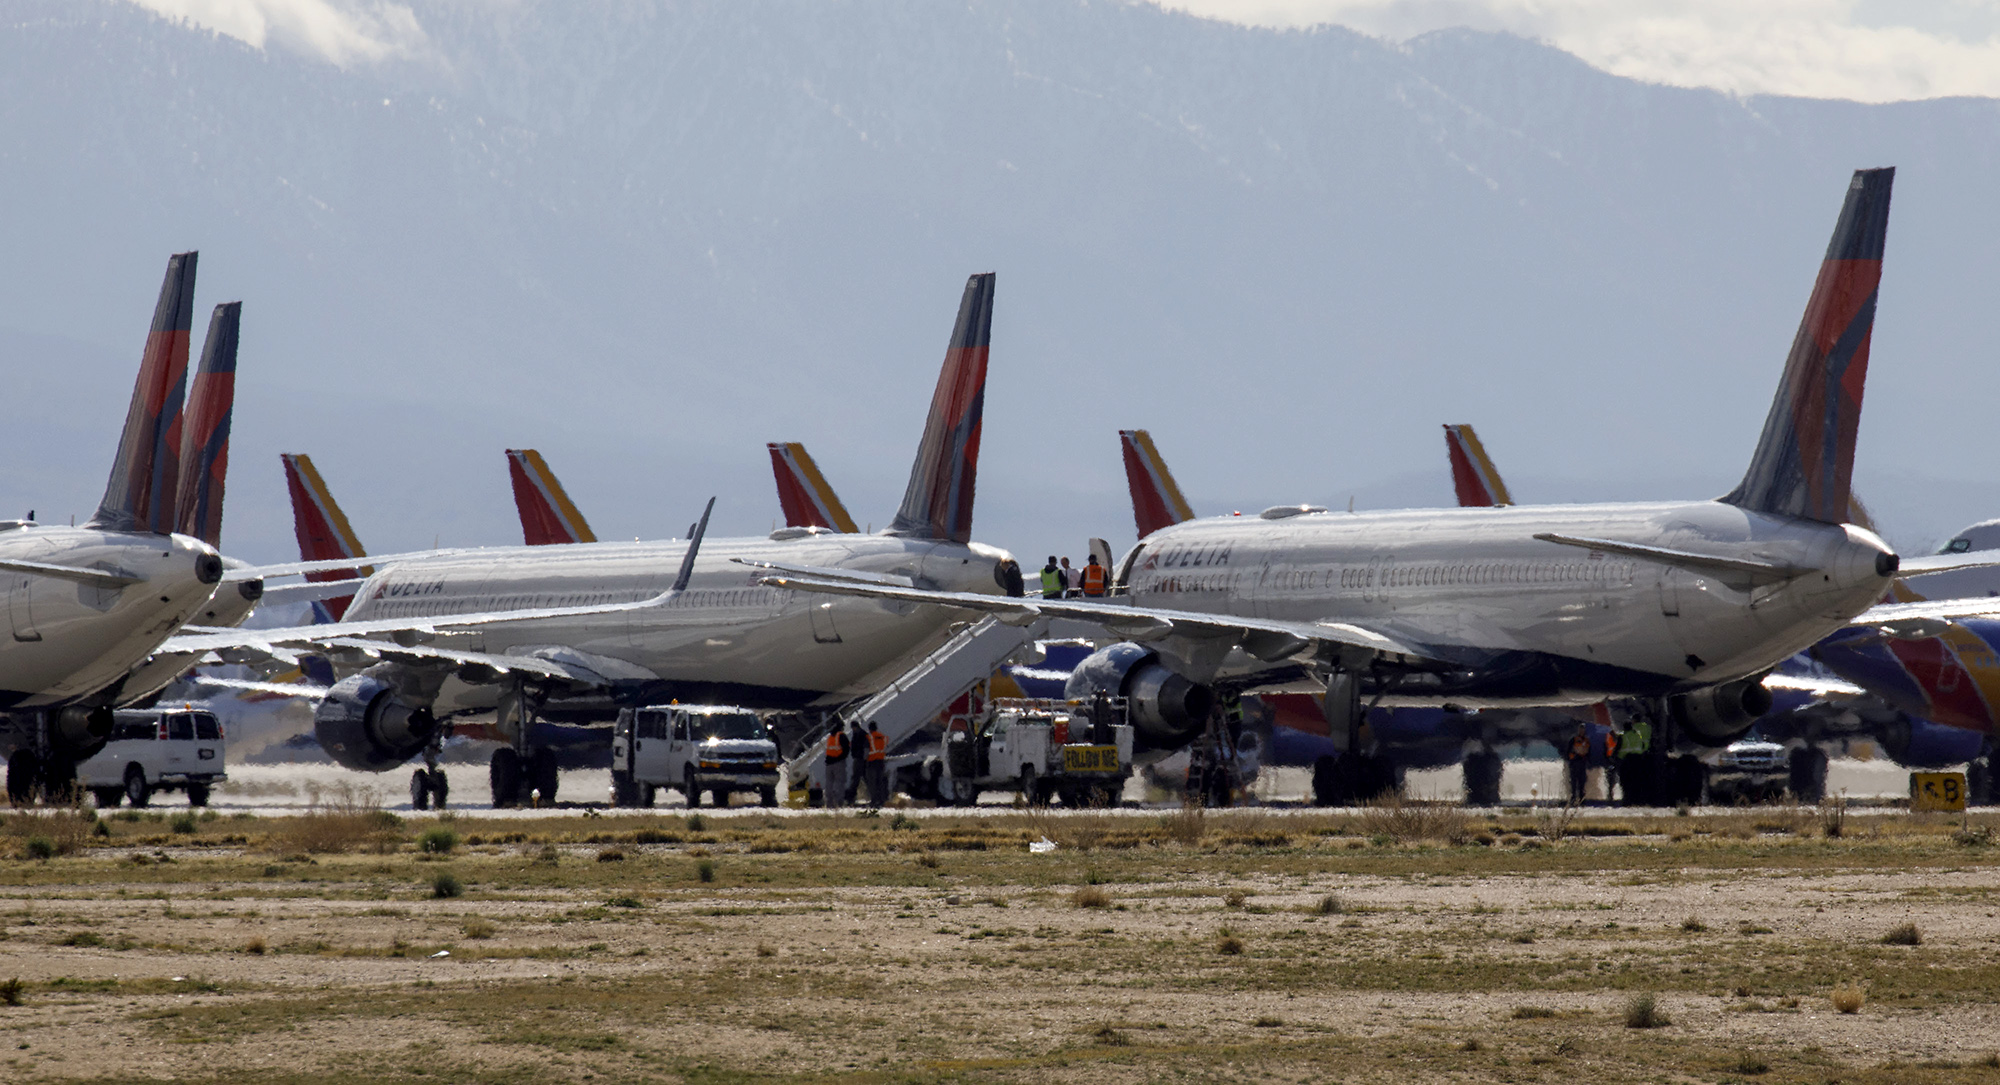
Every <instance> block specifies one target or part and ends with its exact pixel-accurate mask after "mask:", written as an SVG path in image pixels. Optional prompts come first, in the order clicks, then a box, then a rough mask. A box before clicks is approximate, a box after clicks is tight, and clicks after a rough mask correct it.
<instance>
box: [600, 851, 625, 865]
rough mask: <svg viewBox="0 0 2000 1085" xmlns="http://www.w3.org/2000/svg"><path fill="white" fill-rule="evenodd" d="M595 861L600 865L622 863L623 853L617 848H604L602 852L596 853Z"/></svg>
mask: <svg viewBox="0 0 2000 1085" xmlns="http://www.w3.org/2000/svg"><path fill="white" fill-rule="evenodd" d="M597 861H598V862H600V863H622V862H624V861H625V853H624V852H622V851H619V850H618V849H617V848H605V849H604V850H603V851H600V852H598V853H597Z"/></svg>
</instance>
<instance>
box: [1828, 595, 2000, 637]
mask: <svg viewBox="0 0 2000 1085" xmlns="http://www.w3.org/2000/svg"><path fill="white" fill-rule="evenodd" d="M1961 618H2000V596H1992V595H1975V596H1969V597H1967V598H1964V599H1925V600H1920V601H1918V602H1914V603H1880V604H1877V605H1876V606H1872V607H1869V608H1868V609H1867V610H1864V611H1862V612H1861V614H1860V616H1859V617H1856V618H1855V619H1854V621H1852V622H1851V623H1849V625H1850V626H1865V627H1869V628H1872V629H1876V630H1879V631H1881V632H1882V633H1883V634H1884V635H1886V636H1891V637H1897V638H1900V639H1906V640H1921V639H1923V638H1925V637H1935V636H1937V635H1938V634H1940V633H1943V632H1944V631H1945V630H1946V629H1947V628H1949V627H1950V625H1951V623H1952V622H1955V621H1957V620H1959V619H1961Z"/></svg>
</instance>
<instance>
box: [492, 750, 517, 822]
mask: <svg viewBox="0 0 2000 1085" xmlns="http://www.w3.org/2000/svg"><path fill="white" fill-rule="evenodd" d="M486 778H487V781H488V782H489V783H490V784H492V786H493V808H494V809H495V810H498V809H502V808H504V807H508V806H512V805H514V802H515V800H516V799H517V798H518V797H519V795H520V792H521V755H520V754H517V753H515V752H514V751H513V749H512V748H511V747H504V746H503V747H501V748H500V749H497V750H494V751H493V762H492V764H490V765H488V766H487V769H486Z"/></svg>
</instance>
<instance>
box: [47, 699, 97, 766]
mask: <svg viewBox="0 0 2000 1085" xmlns="http://www.w3.org/2000/svg"><path fill="white" fill-rule="evenodd" d="M50 723H51V724H52V725H53V726H51V727H50V731H51V734H50V735H49V738H50V740H51V742H50V744H51V745H53V746H54V747H55V748H56V751H57V752H58V753H60V754H61V755H62V756H64V757H67V758H69V759H70V760H72V761H88V760H90V759H91V758H92V757H95V756H97V752H98V751H99V750H102V749H103V748H104V744H105V742H107V741H108V740H109V739H110V738H111V706H110V705H99V706H98V707H96V708H85V707H83V706H82V705H71V706H70V707H68V708H65V709H63V710H61V711H59V712H57V713H56V714H55V717H54V718H53V719H52V720H51V721H50Z"/></svg>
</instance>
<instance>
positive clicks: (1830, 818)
mask: <svg viewBox="0 0 2000 1085" xmlns="http://www.w3.org/2000/svg"><path fill="white" fill-rule="evenodd" d="M1819 827H1820V831H1821V832H1823V833H1825V834H1826V836H1827V839H1829V840H1838V839H1840V836H1841V834H1842V833H1845V832H1846V831H1847V799H1846V797H1845V796H1843V797H1840V798H1835V799H1828V800H1826V801H1825V802H1822V803H1820V804H1819Z"/></svg>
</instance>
